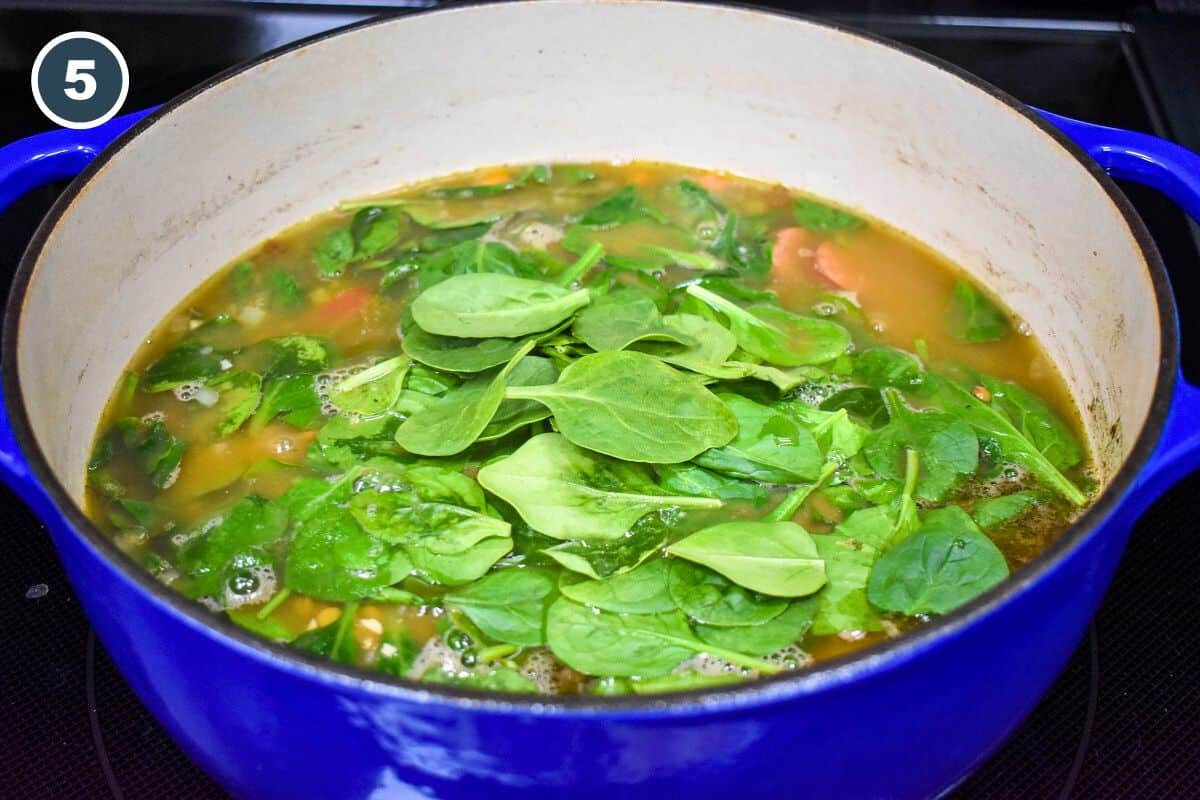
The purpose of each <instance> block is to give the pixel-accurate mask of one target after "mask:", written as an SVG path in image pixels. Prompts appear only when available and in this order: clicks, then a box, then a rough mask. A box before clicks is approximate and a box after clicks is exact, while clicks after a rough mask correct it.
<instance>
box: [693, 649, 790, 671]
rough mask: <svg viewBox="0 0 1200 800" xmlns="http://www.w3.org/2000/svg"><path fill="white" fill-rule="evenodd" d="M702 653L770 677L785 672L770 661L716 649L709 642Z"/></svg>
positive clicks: (734, 651) (733, 651)
mask: <svg viewBox="0 0 1200 800" xmlns="http://www.w3.org/2000/svg"><path fill="white" fill-rule="evenodd" d="M700 652H702V653H708V654H709V655H710V656H716V657H717V658H719V659H721V660H722V661H728V662H729V663H730V664H737V665H738V666H739V667H746V668H747V669H753V670H758V671H759V672H765V673H766V674H768V675H777V674H779V673H780V672H783V667H782V666H780V665H779V664H772V663H771V662H770V661H763V660H761V659H758V658H753V657H751V656H746V655H742V654H741V653H739V652H737V651H736V650H726V649H725V648H724V647H714V646H712V645H710V644H708V643H707V642H706V643H704V644H703V649H702V650H701V651H700Z"/></svg>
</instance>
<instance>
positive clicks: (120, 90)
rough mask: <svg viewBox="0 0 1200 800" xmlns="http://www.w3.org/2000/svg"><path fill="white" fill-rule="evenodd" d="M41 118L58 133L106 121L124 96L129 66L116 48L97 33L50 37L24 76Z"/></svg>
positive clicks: (83, 32)
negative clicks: (61, 129)
mask: <svg viewBox="0 0 1200 800" xmlns="http://www.w3.org/2000/svg"><path fill="white" fill-rule="evenodd" d="M29 82H30V86H31V88H32V89H33V99H34V102H36V103H37V106H38V108H40V109H41V110H42V113H43V114H45V115H46V117H47V118H48V119H49V120H50V121H51V122H54V123H55V124H58V125H61V126H63V127H64V128H75V129H77V130H82V129H85V128H94V127H96V126H97V125H102V124H104V123H105V122H108V121H109V120H110V119H112V118H113V116H115V115H116V113H117V112H118V111H120V110H121V106H122V105H124V103H125V98H126V96H127V95H128V94H129V67H128V65H126V63H125V56H123V55H121V51H120V50H118V49H117V46H116V45H115V44H113V43H112V42H110V41H109V40H108V39H105V38H104V37H103V36H101V35H100V34H98V33H92V32H90V31H72V32H71V33H64V34H62V35H61V36H55V37H54V38H53V39H51V40H50V41H49V42H47V43H46V46H45V47H43V48H42V51H41V52H40V53H38V55H37V58H36V59H34V61H33V70H32V72H31V73H30V77H29Z"/></svg>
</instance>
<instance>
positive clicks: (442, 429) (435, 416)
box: [396, 341, 536, 456]
mask: <svg viewBox="0 0 1200 800" xmlns="http://www.w3.org/2000/svg"><path fill="white" fill-rule="evenodd" d="M535 344H536V342H534V341H527V342H526V343H525V344H524V345H522V347H521V349H520V350H518V351H517V352H516V353H515V354H514V355H513V357H512V359H511V360H510V361H509V362H508V364H507V365H506V366H504V367H503V368H502V369H499V370H494V371H492V372H485V373H482V374H480V375H477V376H476V377H474V378H472V379H471V380H469V381H467V382H466V383H464V384H462V385H461V386H458V387H456V388H454V389H452V390H450V391H448V392H446V394H445V395H443V396H442V397H441V398H439V399H438V400H437V401H436V402H435V403H433V404H432V405H430V406H429V407H428V408H424V409H422V410H420V411H417V412H416V413H414V414H412V415H411V416H410V417H409V418H408V419H406V420H405V421H404V422H403V424H401V425H400V427H399V428H397V429H396V441H397V442H398V443H399V444H400V446H401V447H403V448H404V449H405V450H408V451H409V452H410V453H417V454H419V455H423V456H450V455H454V454H455V453H461V452H462V451H463V450H465V449H467V448H468V447H470V446H471V444H472V443H473V442H475V440H476V439H478V438H479V436H480V435H481V434H482V433H483V432H484V430H485V429H486V428H487V426H488V423H489V422H491V421H492V418H493V417H494V416H496V412H497V411H498V410H499V408H500V405H501V403H503V402H504V396H505V395H504V392H505V380H506V379H507V377H508V374H509V373H510V372H511V371H512V370H513V369H514V368H515V367H516V365H517V364H518V363H519V362H520V360H521V359H522V358H524V357H525V354H526V353H528V352H529V351H530V350H532V349H533V347H534V345H535Z"/></svg>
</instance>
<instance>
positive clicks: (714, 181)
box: [696, 172, 729, 192]
mask: <svg viewBox="0 0 1200 800" xmlns="http://www.w3.org/2000/svg"><path fill="white" fill-rule="evenodd" d="M696 183H698V184H700V185H701V186H703V187H704V188H705V189H708V190H709V191H710V192H719V191H721V190H722V189H724V188H725V187H726V186H728V185H729V179H728V178H726V177H725V176H724V175H719V174H717V173H715V172H706V173H704V174H703V175H701V176H699V177H698V178H696Z"/></svg>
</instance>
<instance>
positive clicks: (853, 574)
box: [812, 506, 895, 636]
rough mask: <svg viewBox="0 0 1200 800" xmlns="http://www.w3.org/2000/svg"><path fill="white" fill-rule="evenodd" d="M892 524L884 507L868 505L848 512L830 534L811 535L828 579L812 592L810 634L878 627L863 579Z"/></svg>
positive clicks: (868, 572) (889, 533) (820, 634)
mask: <svg viewBox="0 0 1200 800" xmlns="http://www.w3.org/2000/svg"><path fill="white" fill-rule="evenodd" d="M894 525H895V518H894V517H893V516H892V514H891V512H890V511H889V510H888V508H887V507H886V506H872V507H871V508H865V509H862V510H861V511H855V512H854V513H852V514H850V516H848V517H846V519H845V520H844V521H843V522H841V523H840V524H838V526H837V527H836V528H835V529H834V531H833V533H831V534H824V535H818V536H814V537H813V540H814V541H815V542H816V543H817V552H819V553H820V555H821V558H822V559H823V560H824V561H825V571H826V575H827V577H828V579H829V583H828V584H827V585H826V586H825V588H824V589H822V590H821V591H820V592H819V593H818V594H817V595H816V600H817V612H816V616H815V617H814V619H813V626H812V632H813V633H814V634H816V635H817V636H831V635H834V634H838V633H842V632H843V631H866V632H869V631H877V630H879V628H880V624H879V618H878V617H877V616H876V615H875V612H874V611H872V609H871V607H870V605H869V604H868V603H867V582H868V581H869V580H870V577H871V567H872V566H873V565H874V564H875V560H876V559H877V558H878V557H879V553H880V551H881V549H882V548H883V547H884V545H885V544H886V542H887V541H888V539H889V537H891V535H892V530H893V527H894Z"/></svg>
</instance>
